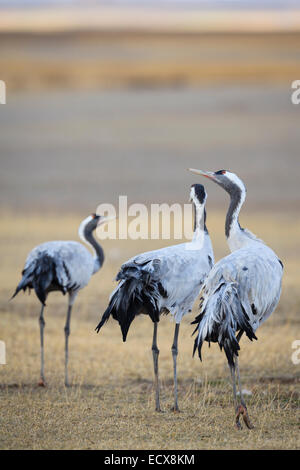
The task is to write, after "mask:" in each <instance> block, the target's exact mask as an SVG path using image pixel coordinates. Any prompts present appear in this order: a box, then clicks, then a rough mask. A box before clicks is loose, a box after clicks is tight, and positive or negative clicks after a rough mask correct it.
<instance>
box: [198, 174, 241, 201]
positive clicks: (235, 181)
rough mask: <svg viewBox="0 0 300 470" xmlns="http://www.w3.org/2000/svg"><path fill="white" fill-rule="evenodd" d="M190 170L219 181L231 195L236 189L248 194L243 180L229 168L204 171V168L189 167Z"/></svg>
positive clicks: (216, 181)
mask: <svg viewBox="0 0 300 470" xmlns="http://www.w3.org/2000/svg"><path fill="white" fill-rule="evenodd" d="M189 171H191V172H192V173H195V174H196V175H202V176H205V177H206V178H209V179H210V180H212V181H214V182H215V183H217V184H218V185H219V186H221V187H222V188H223V189H225V191H227V192H228V193H229V194H230V195H231V194H233V193H235V192H236V191H239V192H241V193H242V194H244V195H246V187H245V185H244V183H243V181H242V180H241V179H240V178H239V177H238V176H237V175H236V174H235V173H231V172H230V171H228V170H219V171H215V172H213V171H202V170H194V169H193V168H189Z"/></svg>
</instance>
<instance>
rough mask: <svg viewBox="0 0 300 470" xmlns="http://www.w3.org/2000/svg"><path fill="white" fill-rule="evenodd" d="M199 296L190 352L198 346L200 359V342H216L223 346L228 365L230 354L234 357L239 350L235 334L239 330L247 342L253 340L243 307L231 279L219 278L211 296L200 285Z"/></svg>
mask: <svg viewBox="0 0 300 470" xmlns="http://www.w3.org/2000/svg"><path fill="white" fill-rule="evenodd" d="M201 295H202V296H201V301H200V302H201V303H200V314H199V315H198V316H197V317H196V319H195V320H194V321H193V323H194V324H197V327H196V329H195V331H194V333H195V332H196V331H197V338H196V339H195V344H194V351H193V354H195V351H196V349H198V354H199V358H200V360H202V358H201V348H202V344H203V342H204V341H208V342H209V343H210V342H217V343H218V344H219V346H220V349H221V350H222V348H224V351H225V354H226V357H227V360H228V363H229V365H233V361H234V356H235V355H236V356H238V351H239V349H240V346H239V343H238V340H237V339H236V336H235V335H236V333H237V332H241V331H243V332H245V333H246V335H247V336H248V338H249V339H250V340H251V341H252V339H257V338H256V336H255V334H254V331H253V329H252V327H251V325H250V322H249V316H248V315H247V312H246V310H247V307H246V306H245V305H243V302H242V301H241V300H240V298H239V295H238V290H237V287H236V284H235V283H234V282H227V281H225V280H223V282H221V284H220V285H219V286H218V288H217V290H216V291H214V292H213V293H212V295H210V294H209V293H208V292H207V291H206V292H205V286H204V287H203V289H202V292H201Z"/></svg>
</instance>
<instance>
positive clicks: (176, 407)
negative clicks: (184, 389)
mask: <svg viewBox="0 0 300 470" xmlns="http://www.w3.org/2000/svg"><path fill="white" fill-rule="evenodd" d="M171 411H173V413H180V409H179V408H178V405H173V406H171Z"/></svg>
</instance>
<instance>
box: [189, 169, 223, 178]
mask: <svg viewBox="0 0 300 470" xmlns="http://www.w3.org/2000/svg"><path fill="white" fill-rule="evenodd" d="M188 170H189V171H191V172H192V173H194V174H195V175H202V176H205V177H206V178H209V179H211V180H216V176H215V174H214V172H213V171H203V170H195V169H194V168H188Z"/></svg>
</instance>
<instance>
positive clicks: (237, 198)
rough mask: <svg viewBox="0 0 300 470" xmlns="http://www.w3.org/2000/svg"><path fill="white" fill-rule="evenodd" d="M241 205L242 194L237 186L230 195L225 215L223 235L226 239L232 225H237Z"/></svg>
mask: <svg viewBox="0 0 300 470" xmlns="http://www.w3.org/2000/svg"><path fill="white" fill-rule="evenodd" d="M241 205H242V192H241V190H240V188H238V187H237V186H236V187H235V189H234V190H233V191H232V192H231V193H230V205H229V208H228V211H227V215H226V222H225V235H226V237H227V238H228V237H229V235H230V231H231V228H232V226H233V224H235V223H237V224H238V226H239V227H240V224H239V213H240V209H241Z"/></svg>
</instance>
